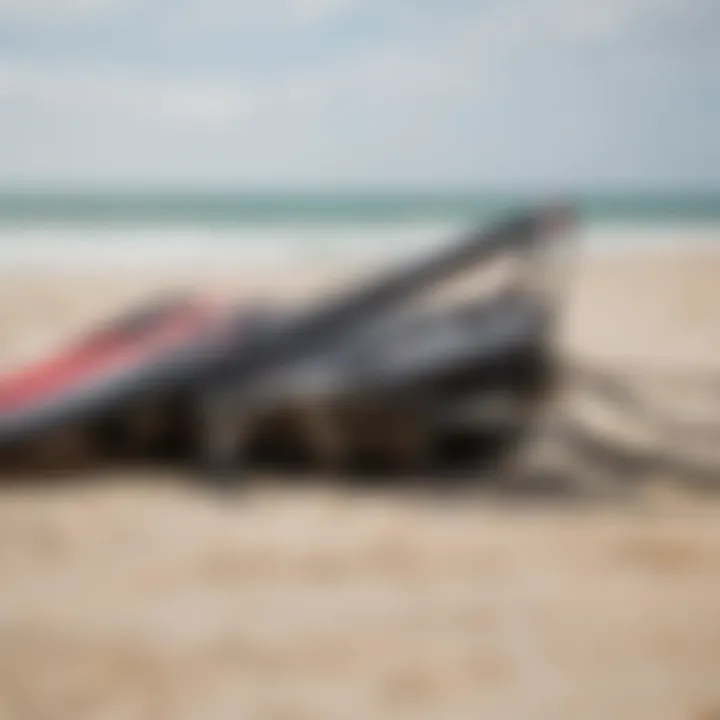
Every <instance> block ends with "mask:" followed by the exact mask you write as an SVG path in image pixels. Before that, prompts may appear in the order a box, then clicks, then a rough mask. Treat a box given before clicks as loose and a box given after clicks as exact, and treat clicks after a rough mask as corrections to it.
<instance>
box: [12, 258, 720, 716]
mask: <svg viewBox="0 0 720 720" xmlns="http://www.w3.org/2000/svg"><path fill="white" fill-rule="evenodd" d="M337 277H338V276H337V275H335V274H333V273H332V272H331V271H329V270H328V271H323V272H322V273H316V274H315V275H313V274H312V273H307V274H306V275H303V277H302V278H300V279H298V278H297V277H294V278H293V279H292V281H290V280H289V279H288V277H284V276H282V275H280V274H277V273H276V274H274V275H272V276H260V275H258V274H253V273H248V274H246V275H237V274H233V275H232V276H231V275H230V274H229V273H228V274H216V275H215V276H213V277H210V276H209V275H206V276H203V277H200V278H199V279H198V278H197V276H193V274H192V272H190V271H188V272H187V273H185V274H180V273H177V272H176V273H170V272H169V271H160V270H158V271H153V272H150V271H147V272H144V273H126V274H123V273H109V272H106V273H104V274H102V273H94V274H93V273H90V274H87V273H86V274H83V275H82V276H79V277H76V276H72V275H69V274H67V273H65V274H62V275H48V274H45V275H37V276H30V275H27V274H17V273H14V274H12V275H9V276H3V277H2V280H1V283H0V367H2V368H3V369H8V368H11V367H14V366H16V365H17V364H19V363H21V362H23V361H25V360H28V359H31V358H33V357H37V356H39V355H41V354H42V353H43V352H45V351H47V350H49V349H51V348H52V347H55V346H57V345H58V344H59V343H60V342H61V341H62V339H63V338H65V337H67V335H68V333H74V332H75V331H78V330H82V329H83V328H84V327H85V326H86V325H87V324H88V323H92V322H93V321H94V320H95V319H97V318H101V317H103V316H104V315H105V314H106V313H107V312H108V311H112V310H114V309H121V308H122V307H123V306H124V305H125V304H126V303H128V302H132V301H134V300H136V299H141V298H142V297H145V296H146V295H147V294H148V293H150V292H151V291H155V290H158V289H159V288H162V287H167V288H170V287H176V286H178V285H183V284H185V283H186V282H188V281H189V280H190V279H191V278H192V279H193V280H194V281H198V284H201V285H203V286H207V287H212V288H213V290H214V291H219V292H229V293H233V294H239V295H241V296H248V297H250V296H253V295H254V294H256V293H258V292H260V293H262V292H264V291H265V292H270V291H277V290H278V288H281V289H282V291H283V292H285V293H295V294H298V295H302V294H305V293H307V292H310V291H312V290H314V289H316V288H318V287H321V286H324V285H327V284H328V283H330V282H332V281H333V280H334V279H336V278H337ZM560 346H561V349H562V355H563V357H564V358H565V360H566V361H567V362H568V365H569V366H573V367H575V366H577V367H590V366H592V367H600V368H603V369H607V370H608V371H611V372H613V373H615V374H616V375H617V376H618V377H622V378H628V377H632V378H633V382H634V383H635V384H636V385H637V386H638V387H642V390H643V392H644V393H646V395H648V396H649V397H650V398H651V399H652V401H653V402H655V403H656V405H657V406H658V407H662V408H664V409H665V413H666V415H668V416H670V417H673V418H675V419H676V420H678V421H682V420H683V419H684V418H686V417H687V418H700V419H702V421H703V422H704V424H705V425H712V424H713V422H714V427H715V429H716V431H717V428H718V426H719V425H720V253H717V252H715V253H712V252H710V251H708V250H704V251H703V250H694V251H683V250H677V249H676V250H673V251H663V252H657V253H654V254H653V253H650V252H643V253H642V254H637V255H632V254H625V255H616V256H615V255H602V256H595V257H591V258H586V259H583V260H582V262H581V265H580V267H579V269H578V273H577V274H576V277H575V278H574V281H573V285H572V288H571V296H570V298H569V300H568V303H567V308H566V313H565V316H564V318H563V325H562V333H561V338H560ZM571 392H572V391H571ZM581 400H582V399H580V400H577V399H576V398H571V402H576V401H577V405H578V407H580V406H581V405H582V402H581ZM589 415H592V419H591V422H593V423H595V424H596V425H595V426H594V427H596V429H597V432H601V433H603V437H604V438H606V439H608V438H609V441H610V442H612V443H616V444H619V445H623V444H627V445H629V444H632V445H633V446H634V447H635V446H638V445H641V446H642V447H643V449H644V452H646V453H647V454H652V452H654V451H655V450H663V451H668V448H670V443H671V441H673V442H674V443H675V446H674V449H675V450H677V452H678V453H679V454H681V455H683V453H684V455H683V457H685V458H687V457H690V458H691V459H692V457H698V458H699V457H701V456H702V457H703V459H704V460H707V458H709V457H710V456H711V455H713V453H716V451H717V447H715V446H716V445H717V443H716V442H706V443H705V445H703V447H702V448H699V449H698V450H697V452H696V450H695V449H694V448H693V447H690V446H689V445H688V443H689V442H690V441H689V440H688V441H687V442H686V441H685V439H683V437H681V436H679V435H677V434H676V435H675V436H674V437H671V438H668V437H667V436H661V435H660V436H659V435H658V434H657V433H655V434H653V433H650V432H649V431H648V430H647V428H645V427H642V426H641V425H642V423H641V422H640V420H634V419H633V418H627V417H623V418H621V419H618V418H614V417H605V416H603V415H602V413H599V412H594V411H593V412H590V413H589ZM588 422H590V421H588ZM698 422H699V420H698ZM706 446H710V447H706ZM703 453H705V454H703ZM715 457H716V455H713V457H712V458H711V459H712V461H713V462H714V461H715ZM719 460H720V459H719ZM654 467H655V469H653V470H652V471H650V472H645V473H644V474H643V475H642V478H641V481H642V482H638V487H637V488H634V489H633V492H631V493H623V494H621V495H619V496H616V495H615V494H612V493H611V494H609V495H605V494H603V493H599V494H597V495H596V494H594V493H585V492H582V488H583V487H584V486H583V483H582V482H579V483H578V486H577V488H575V489H577V490H578V492H577V493H576V494H574V492H573V488H568V487H564V488H563V491H562V492H556V493H545V494H543V495H542V496H541V497H540V496H539V494H538V493H535V492H533V491H532V488H528V487H523V488H520V487H518V488H514V489H512V488H511V489H510V490H509V491H507V490H506V491H505V492H502V493H501V492H495V491H494V490H493V488H492V486H491V484H490V486H488V483H485V485H484V486H483V488H482V489H480V490H477V489H468V490H463V491H456V492H453V493H446V494H443V493H442V492H438V493H433V494H431V495H428V494H424V493H419V492H415V491H412V490H409V489H407V488H400V487H389V488H386V489H374V490H373V491H368V490H366V489H365V490H364V489H360V488H358V487H349V486H348V484H347V483H343V482H335V481H334V479H333V478H317V479H312V480H309V481H308V480H304V481H303V482H302V483H297V482H295V481H294V480H293V479H292V478H271V479H270V478H261V477H259V478H256V479H255V478H253V479H251V480H250V481H249V483H248V484H247V486H246V488H245V489H244V490H243V491H242V492H239V493H238V494H237V495H235V496H233V497H224V496H223V497H220V496H218V495H216V494H213V493H212V492H209V491H206V490H204V489H203V488H201V487H198V486H196V485H193V484H192V483H188V482H186V480H187V478H180V477H174V476H170V475H168V473H166V472H153V473H140V472H134V473H131V474H129V475H128V473H124V472H122V471H114V472H112V473H98V472H90V473H89V474H85V475H83V476H82V477H80V478H78V479H77V481H74V482H71V483H69V484H68V483H62V484H58V485H57V486H52V484H51V483H50V484H47V483H46V484H44V485H42V486H32V487H31V488H30V489H23V488H21V487H18V485H17V484H12V485H9V486H8V487H3V488H0V717H2V718H8V720H25V719H26V718H27V719H28V720H65V719H67V720H71V719H72V720H81V719H82V718H93V719H95V718H108V719H109V718H112V719H113V720H116V719H117V720H119V719H120V718H133V719H134V718H138V719H141V718H148V719H150V718H153V719H154V720H155V719H160V718H173V719H174V720H186V719H187V720H196V719H197V720H214V719H222V720H225V719H228V720H230V719H234V718H249V719H253V720H254V719H256V718H257V719H258V720H301V719H305V718H308V719H310V718H312V719H313V720H321V719H323V718H333V719H334V720H338V719H340V718H393V719H394V720H395V719H399V718H437V719H438V720H449V719H452V720H455V719H465V718H467V719H468V720H470V719H475V718H481V717H487V718H553V720H557V719H560V718H567V719H568V720H569V719H571V718H588V719H589V718H598V719H599V718H603V719H606V718H611V717H612V718H628V719H630V718H633V719H634V718H652V720H666V719H667V720H675V719H678V720H680V719H681V718H691V719H692V720H715V719H717V718H720V622H719V621H718V617H719V616H720V494H717V493H716V491H715V489H714V488H713V487H712V484H713V483H712V482H709V480H712V478H708V477H707V476H706V477H705V478H704V481H703V483H702V488H700V487H699V483H696V482H695V481H694V480H695V478H692V477H690V475H689V474H688V475H684V474H683V471H682V469H678V468H681V467H682V465H681V464H678V465H676V466H673V467H674V469H672V470H668V469H665V470H662V471H661V470H658V469H657V468H658V467H660V466H654ZM714 467H720V462H719V464H718V465H715V466H714ZM575 472H576V475H577V476H578V477H579V476H580V475H582V473H583V472H584V468H583V467H582V466H580V465H579V466H578V467H577V468H575ZM606 474H607V473H606ZM610 474H612V471H611V473H610ZM706 475H707V473H706ZM717 485H718V489H720V477H718V478H717Z"/></svg>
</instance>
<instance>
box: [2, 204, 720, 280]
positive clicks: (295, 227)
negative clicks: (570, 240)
mask: <svg viewBox="0 0 720 720" xmlns="http://www.w3.org/2000/svg"><path fill="white" fill-rule="evenodd" d="M543 199H545V198H542V197H541V196H539V195H536V196H534V197H531V196H527V195H526V196H522V195H520V194H517V195H510V194H508V195H504V196H500V195H498V194H491V193H469V192H467V193H412V192H385V193H382V192H365V193H349V192H345V193H319V192H305V193H281V192H266V193H259V192H256V193H250V192H240V191H230V190H224V191H202V192H197V191H196V192H191V191H158V190H153V191H143V192H140V191H134V192H128V191H126V192H101V191H94V192H27V191H26V192H10V191H5V192H0V272H1V271H11V272H12V271H14V270H17V269H19V268H23V267H33V268H47V269H51V270H58V271H62V270H63V269H67V270H77V269H83V268H94V267H100V266H105V267H110V268H146V267H149V266H152V265H155V264H163V265H167V264H173V265H187V266H189V267H192V268H198V269H200V268H207V269H214V268H216V267H217V268H222V269H223V270H231V269H232V268H233V267H237V268H238V269H239V270H240V269H247V268H248V267H250V268H252V267H254V266H263V267H272V266H278V265H285V266H289V267H294V268H298V269H302V268H304V267H311V266H315V265H317V264H321V263H328V264H330V265H332V264H335V263H338V262H365V261H370V260H383V259H386V258H387V259H389V258H393V259H399V258H402V257H403V256H406V255H408V254H410V253H412V252H417V251H420V250H421V249H423V248H428V247H432V246H436V245H439V244H441V243H442V242H443V241H444V240H445V239H446V238H452V237H453V236H455V235H456V234H460V233H462V232H464V231H466V230H468V229H470V228H473V227H476V226H480V225H482V224H483V223H484V222H487V221H489V220H491V219H493V218H496V217H501V216H503V215H505V214H506V213H508V212H510V211H511V210H512V209H514V208H518V207H523V206H525V205H527V204H534V203H537V202H538V201H541V200H543ZM572 202H573V203H574V205H575V206H576V207H577V208H578V210H579V216H580V220H581V225H580V228H581V232H580V242H581V243H582V245H583V246H584V248H585V249H586V250H588V251H590V252H642V251H646V250H654V249H657V248H663V249H673V248H677V249H683V248H689V247H704V248H715V249H717V250H718V251H720V193H717V194H714V193H676V194H669V193H664V194H660V193H629V192H625V193H608V194H599V193H598V194H594V195H591V194H587V195H585V196H579V197H576V198H574V199H573V200H572Z"/></svg>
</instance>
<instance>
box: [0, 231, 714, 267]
mask: <svg viewBox="0 0 720 720" xmlns="http://www.w3.org/2000/svg"><path fill="white" fill-rule="evenodd" d="M461 231H462V228H461V227H459V226H457V225H453V224H450V223H437V222H435V223H414V224H390V225H357V224H355V225H332V226H329V225H321V226H315V227H313V226H309V225H304V226H302V225H299V226H297V227H293V226H290V225H277V226H271V225H258V226H251V225H247V226H223V227H203V226H171V225H165V226H152V227H138V226H103V225H77V226H73V225H67V224H65V225H51V224H36V225H18V226H10V225H0V272H17V271H25V270H39V271H43V272H45V271H49V272H53V273H55V272H58V273H63V272H77V271H86V270H90V271H91V270H94V269H119V270H135V269H149V268H155V267H178V268H187V269H197V270H215V269H222V270H232V269H233V268H234V267H237V268H238V269H239V270H240V269H248V268H251V269H252V268H254V267H258V268H272V267H275V266H279V267H285V268H287V267H291V268H298V269H302V268H305V267H312V266H316V265H318V264H324V263H327V264H329V265H337V264H338V263H348V262H366V261H372V260H397V259H400V258H402V257H404V256H406V255H408V254H409V253H412V252H418V251H421V250H423V249H428V248H430V247H433V246H437V245H438V244H439V243H441V242H442V241H443V240H445V239H446V238H452V237H453V236H454V235H455V234H456V233H459V232H461ZM580 238H581V245H582V248H583V249H584V250H585V251H587V252H589V253H591V254H595V253H602V254H605V253H613V254H614V253H628V252H629V253H633V254H634V253H638V252H641V253H645V252H656V251H658V250H662V251H673V250H682V251H686V250H689V251H692V250H694V249H703V250H717V251H718V252H720V224H688V225H669V224H663V225H650V224H645V225H630V224H610V223H600V224H594V225H589V226H586V227H585V228H583V230H582V231H581V233H580Z"/></svg>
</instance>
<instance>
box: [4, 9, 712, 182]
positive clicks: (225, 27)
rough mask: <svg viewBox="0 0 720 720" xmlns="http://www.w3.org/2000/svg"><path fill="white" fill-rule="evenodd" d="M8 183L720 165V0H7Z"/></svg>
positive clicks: (627, 171) (678, 174) (556, 176)
mask: <svg viewBox="0 0 720 720" xmlns="http://www.w3.org/2000/svg"><path fill="white" fill-rule="evenodd" d="M0 183H2V184H4V185H16V186H17V185H47V184H54V185H57V184H72V185H76V186H87V185H93V184H103V185H133V184H138V183H139V184H143V185H150V184H175V185H227V184H239V185H254V186H285V187H288V186H291V187H292V186H298V185H303V186H308V185H311V186H319V187H328V186H350V187H356V186H363V187H368V186H370V187H373V186H375V187H377V186H381V187H388V186H398V185H401V186H407V185H412V186H431V187H458V186H461V187H477V186H488V185H493V186H496V187H497V186H500V187H517V186H522V187H530V188H533V187H536V186H547V185H548V184H550V185H553V186H554V187H558V188H566V187H573V186H575V187H577V186H578V185H581V186H585V187H593V186H594V187H598V186H602V187H612V186H635V185H640V186H646V187H647V186H653V187H668V188H677V187H689V186H694V187H698V186H700V187H707V186H712V185H714V186H716V187H717V186H720V0H0Z"/></svg>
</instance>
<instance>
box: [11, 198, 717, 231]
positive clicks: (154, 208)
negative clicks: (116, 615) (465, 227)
mask: <svg viewBox="0 0 720 720" xmlns="http://www.w3.org/2000/svg"><path fill="white" fill-rule="evenodd" d="M539 199H546V198H539V197H538V196H534V197H533V196H531V195H520V194H517V195H510V194H505V195H500V194H491V193H484V194H483V193H470V192H466V193H410V192H387V193H380V192H374V193H371V192H367V193H248V192H232V191H215V192H209V191H203V192H190V191H179V192H178V191H175V192H170V191H152V192H122V193H119V192H115V193H105V192H85V193H81V192H74V193H49V192H7V191H6V192H0V223H5V224H8V223H10V224H13V225H17V224H25V223H33V224H34V223H38V222H50V223H72V224H77V223H101V224H115V223H120V224H143V225H148V224H168V223H170V224H181V225H188V224H200V225H234V224H246V223H249V224H254V225H257V224H273V225H278V224H290V225H293V224H313V225H316V224H323V223H331V224H338V223H350V224H356V223H357V224H367V223H407V222H429V221H434V222H465V221H468V222H469V221H472V220H482V219H485V218H487V217H490V216H493V215H496V214H499V213H502V212H504V211H507V210H508V209H511V208H515V207H518V206H522V205H524V204H527V203H534V202H537V201H538V200H539ZM570 201H571V202H573V203H574V204H576V205H577V207H578V208H579V209H580V211H581V215H582V216H583V217H584V218H585V219H587V220H588V221H591V222H595V221H623V222H637V223H641V222H688V221H696V222H720V191H718V192H717V193H711V192H707V193H684V194H683V193H675V194H671V193H664V194H658V193H619V192H616V193H596V194H585V195H580V196H578V197H576V198H570Z"/></svg>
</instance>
